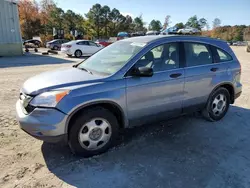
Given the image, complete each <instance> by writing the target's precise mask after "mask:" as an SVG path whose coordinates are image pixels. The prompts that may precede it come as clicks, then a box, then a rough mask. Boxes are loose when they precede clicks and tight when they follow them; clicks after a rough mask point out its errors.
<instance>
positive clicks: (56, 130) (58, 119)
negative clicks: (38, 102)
mask: <svg viewBox="0 0 250 188" xmlns="http://www.w3.org/2000/svg"><path fill="white" fill-rule="evenodd" d="M67 117H68V116H67V115H66V114H64V113H62V112H60V111H58V110H56V109H53V108H35V109H34V110H33V111H32V112H31V113H30V114H25V113H24V112H23V108H22V106H21V103H20V101H19V100H18V101H17V103H16V118H17V121H18V122H19V125H20V128H21V129H22V130H24V131H25V132H26V133H28V134H29V135H31V136H33V137H35V138H37V139H39V140H43V141H45V142H53V143H55V142H61V141H67V132H66V129H65V124H66V123H65V122H66V119H67Z"/></svg>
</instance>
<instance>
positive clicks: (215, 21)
mask: <svg viewBox="0 0 250 188" xmlns="http://www.w3.org/2000/svg"><path fill="white" fill-rule="evenodd" d="M220 25H221V20H220V19H219V18H215V19H214V20H213V28H217V27H220Z"/></svg>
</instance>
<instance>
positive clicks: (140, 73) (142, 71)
mask: <svg viewBox="0 0 250 188" xmlns="http://www.w3.org/2000/svg"><path fill="white" fill-rule="evenodd" d="M153 74H154V71H153V69H152V68H151V67H138V68H134V69H133V70H132V72H131V75H132V76H137V77H151V76H153Z"/></svg>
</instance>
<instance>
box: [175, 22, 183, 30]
mask: <svg viewBox="0 0 250 188" xmlns="http://www.w3.org/2000/svg"><path fill="white" fill-rule="evenodd" d="M175 26H176V27H178V28H179V29H182V28H184V27H185V25H184V24H183V23H182V22H180V23H177V24H175Z"/></svg>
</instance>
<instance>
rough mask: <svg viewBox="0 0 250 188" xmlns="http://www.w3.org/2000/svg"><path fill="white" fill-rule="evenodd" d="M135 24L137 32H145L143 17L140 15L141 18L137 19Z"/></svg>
mask: <svg viewBox="0 0 250 188" xmlns="http://www.w3.org/2000/svg"><path fill="white" fill-rule="evenodd" d="M133 23H134V31H135V32H141V31H144V30H145V28H144V23H143V19H142V15H140V16H139V17H136V18H135V19H134V21H133Z"/></svg>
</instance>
